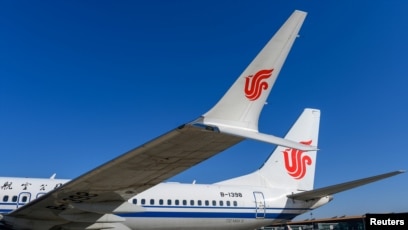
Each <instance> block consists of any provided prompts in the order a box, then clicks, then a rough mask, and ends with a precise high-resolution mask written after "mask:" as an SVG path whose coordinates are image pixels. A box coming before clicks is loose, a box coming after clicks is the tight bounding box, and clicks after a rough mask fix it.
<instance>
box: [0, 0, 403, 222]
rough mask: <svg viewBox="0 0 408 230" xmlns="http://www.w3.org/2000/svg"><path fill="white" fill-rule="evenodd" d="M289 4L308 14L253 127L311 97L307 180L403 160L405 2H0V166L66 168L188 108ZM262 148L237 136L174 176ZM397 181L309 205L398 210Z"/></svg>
mask: <svg viewBox="0 0 408 230" xmlns="http://www.w3.org/2000/svg"><path fill="white" fill-rule="evenodd" d="M295 9H300V10H304V11H307V12H308V13H309V14H308V17H307V18H306V21H305V23H304V25H303V27H302V29H301V32H300V35H301V37H300V38H299V39H297V41H296V42H295V45H294V47H293V49H292V51H291V53H290V54H289V57H288V59H287V61H286V63H285V65H284V67H283V69H282V71H281V74H280V76H279V78H278V80H277V82H276V84H275V86H274V88H273V90H272V93H271V95H270V97H269V100H268V102H269V104H268V105H267V106H266V107H265V109H264V111H263V113H262V115H261V120H260V130H261V131H262V132H266V133H270V134H274V135H278V136H283V135H284V134H285V132H286V131H287V130H288V128H289V127H290V126H291V124H292V123H293V122H294V120H295V119H296V118H297V116H298V115H299V114H300V113H301V111H302V110H303V108H305V107H312V108H318V109H321V111H322V120H321V130H320V139H319V148H320V149H321V151H319V155H318V160H317V168H316V180H315V187H323V186H327V185H332V184H336V183H339V182H344V181H348V180H353V179H358V178H361V177H366V176H371V175H375V174H379V173H384V172H388V171H393V170H398V169H408V151H407V150H406V149H407V148H406V143H407V139H408V135H407V130H408V122H407V118H408V90H407V87H408V80H407V77H408V65H407V63H408V43H407V41H408V30H407V28H408V14H407V13H406V12H407V10H408V3H407V2H406V1H403V0H396V1H392V2H389V1H374V2H373V1H351V0H349V1H319V2H317V1H283V0H282V1H255V2H254V1H232V0H231V1H208V0H206V1H164V0H163V1H145V2H141V1H119V2H118V1H40V2H35V1H1V3H0V28H1V29H0V155H1V168H0V175H1V176H16V177H49V176H51V175H52V174H53V173H57V177H58V178H75V177H77V176H79V175H80V174H82V173H85V172H87V171H88V170H90V169H92V168H94V167H96V166H98V165H100V164H102V163H104V162H106V161H108V160H110V159H112V158H114V157H116V156H118V155H119V154H122V153H124V152H126V151H127V150H129V149H131V148H134V147H136V146H138V145H140V144H142V143H144V142H145V141H148V140H150V139H152V138H154V137H156V136H158V135H160V134H162V133H164V132H166V131H168V130H170V129H173V128H174V127H176V126H178V125H180V124H183V123H185V122H188V121H191V120H193V119H195V118H196V117H198V116H199V115H201V114H202V113H204V112H205V111H207V110H208V109H209V108H211V106H212V105H213V104H214V103H216V102H217V100H218V99H219V98H220V97H221V96H222V95H223V94H224V92H225V91H226V90H227V89H228V88H229V86H230V85H231V84H232V83H233V82H234V81H235V79H236V77H238V76H239V74H240V73H241V71H242V70H243V69H244V68H245V67H246V66H247V64H248V63H249V62H250V61H251V60H252V58H253V57H254V56H255V55H256V54H257V53H258V51H259V50H260V49H261V48H262V47H263V45H264V44H265V43H266V42H267V41H268V40H269V38H270V37H271V36H272V35H273V34H274V33H275V31H276V30H277V29H278V28H279V27H280V25H281V24H282V23H283V22H284V21H285V20H286V19H287V17H288V16H289V15H290V14H291V13H292V11H293V10H295ZM273 148H274V147H273V146H271V145H267V144H263V143H258V142H254V141H246V142H244V143H241V144H239V145H238V146H236V147H234V148H231V149H230V150H228V151H226V152H224V153H221V154H220V155H217V156H216V157H214V158H212V159H210V160H208V161H206V162H204V163H202V164H200V165H198V166H196V167H194V168H192V169H190V170H188V171H186V172H184V173H182V174H180V175H178V176H176V177H175V178H173V179H172V180H173V181H181V182H191V181H193V180H197V182H198V183H213V182H216V181H219V180H223V179H227V178H230V177H235V176H239V175H242V174H245V173H248V172H251V171H253V170H255V169H257V168H258V167H259V166H260V165H261V164H262V162H263V161H264V160H265V159H266V157H267V156H268V155H269V153H270V152H271V151H272V150H273ZM407 179H408V173H405V174H402V175H399V176H396V177H393V178H390V179H388V180H384V181H380V182H377V183H375V184H370V185H367V186H365V187H360V188H357V189H354V190H350V191H347V192H344V193H341V194H337V195H336V196H335V199H334V200H333V201H332V202H331V203H330V204H328V205H327V206H325V207H322V208H320V209H318V210H316V211H314V212H313V215H314V217H331V216H335V215H344V214H346V215H354V214H363V213H366V212H390V211H394V212H402V211H408V210H407V209H408V199H406V194H407V190H408V183H407V181H408V180H407ZM309 215H310V214H306V215H305V218H306V217H309Z"/></svg>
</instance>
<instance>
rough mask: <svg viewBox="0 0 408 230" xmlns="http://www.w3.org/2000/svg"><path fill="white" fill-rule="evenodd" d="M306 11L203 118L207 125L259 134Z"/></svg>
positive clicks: (289, 22)
mask: <svg viewBox="0 0 408 230" xmlns="http://www.w3.org/2000/svg"><path fill="white" fill-rule="evenodd" d="M305 17H306V12H302V11H298V10H296V11H295V12H293V13H292V15H291V16H290V17H289V19H288V20H287V21H286V22H285V23H284V24H283V25H282V27H281V28H280V29H279V30H278V32H276V34H275V35H274V36H273V37H272V39H271V40H270V41H269V42H268V43H267V44H266V46H265V47H264V48H263V49H262V50H261V52H260V53H259V54H258V55H257V56H256V57H255V59H254V60H253V61H252V62H251V63H250V64H249V66H248V67H247V68H246V69H245V70H244V72H243V73H242V74H241V75H240V77H239V78H238V79H237V80H236V82H235V83H234V84H233V85H232V86H231V88H230V89H229V90H228V92H227V93H226V94H225V95H224V96H223V97H222V98H221V100H220V101H219V102H218V103H217V104H216V105H215V106H214V107H213V108H212V109H210V110H209V111H208V112H207V113H206V114H204V115H203V117H204V123H206V124H214V125H218V124H222V125H224V126H225V125H227V126H232V127H237V128H242V129H247V130H253V131H258V119H259V115H260V113H261V110H262V108H263V106H264V104H265V101H266V99H267V97H268V95H269V93H270V91H271V89H272V86H273V84H274V83H275V80H276V78H277V77H278V74H279V72H280V70H281V68H282V65H283V63H284V62H285V60H286V57H287V55H288V53H289V50H290V49H291V47H292V45H293V42H294V41H295V39H296V37H297V35H298V32H299V30H300V27H301V26H302V24H303V21H304V19H305Z"/></svg>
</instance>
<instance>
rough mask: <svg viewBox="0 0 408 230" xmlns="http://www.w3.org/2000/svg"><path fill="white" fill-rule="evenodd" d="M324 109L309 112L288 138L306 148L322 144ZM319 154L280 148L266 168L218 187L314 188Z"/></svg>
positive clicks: (290, 131)
mask: <svg viewBox="0 0 408 230" xmlns="http://www.w3.org/2000/svg"><path fill="white" fill-rule="evenodd" d="M319 124H320V110H317V109H305V110H304V111H303V113H302V114H301V115H300V116H299V118H298V119H297V121H296V122H295V124H294V125H293V126H292V128H291V129H290V130H289V132H288V133H287V134H286V136H285V139H288V140H292V141H295V142H299V143H302V144H304V145H314V146H317V144H318V135H319ZM316 152H317V151H307V152H305V151H302V150H298V149H294V148H288V147H283V146H278V147H276V149H275V150H274V151H273V152H272V154H271V155H270V156H269V158H268V159H267V160H266V162H265V163H264V165H263V166H262V167H261V168H260V169H259V170H257V171H255V172H254V173H251V174H248V175H245V176H241V177H237V178H233V179H230V180H226V181H222V182H219V183H217V184H230V185H232V184H234V185H238V184H241V185H252V186H268V187H285V188H290V189H297V190H311V189H313V184H314V176H315V166H316Z"/></svg>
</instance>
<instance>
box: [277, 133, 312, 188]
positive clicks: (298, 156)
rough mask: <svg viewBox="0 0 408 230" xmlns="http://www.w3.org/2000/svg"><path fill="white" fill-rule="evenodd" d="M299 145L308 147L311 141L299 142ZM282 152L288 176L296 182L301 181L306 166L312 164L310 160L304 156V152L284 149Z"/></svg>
mask: <svg viewBox="0 0 408 230" xmlns="http://www.w3.org/2000/svg"><path fill="white" fill-rule="evenodd" d="M300 143H301V144H304V145H310V144H312V140H310V141H301V142H300ZM282 152H283V157H284V159H285V167H286V170H287V171H288V174H289V175H290V176H291V177H293V178H294V179H296V180H300V179H302V178H303V177H304V176H305V175H306V165H311V164H312V158H310V156H308V155H304V153H305V152H304V151H302V150H298V149H285V150H284V151H282Z"/></svg>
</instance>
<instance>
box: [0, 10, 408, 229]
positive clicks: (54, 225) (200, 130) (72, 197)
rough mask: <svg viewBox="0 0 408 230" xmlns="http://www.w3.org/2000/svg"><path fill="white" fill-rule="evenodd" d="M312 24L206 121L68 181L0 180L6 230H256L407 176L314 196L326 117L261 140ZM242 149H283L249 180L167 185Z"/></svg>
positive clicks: (312, 112)
mask: <svg viewBox="0 0 408 230" xmlns="http://www.w3.org/2000/svg"><path fill="white" fill-rule="evenodd" d="M305 17H306V13H305V12H302V11H295V12H294V13H293V14H292V15H291V16H290V18H289V19H288V20H287V21H286V22H285V24H284V25H283V26H282V27H281V28H280V29H279V31H278V32H277V33H276V34H275V35H274V36H273V38H272V39H271V40H270V41H269V42H268V43H267V45H266V46H265V47H264V48H263V49H262V51H261V52H260V53H259V54H258V56H257V57H256V58H255V59H254V60H253V61H252V63H251V64H250V65H249V66H248V67H247V68H246V69H245V70H244V72H243V73H242V74H241V76H240V77H239V78H238V79H237V81H236V82H235V83H234V84H233V85H232V87H231V88H230V89H229V90H228V92H227V93H226V94H225V95H224V97H223V98H222V99H221V100H220V101H219V102H218V103H217V104H216V105H215V106H214V107H213V108H212V109H210V110H209V111H208V112H207V113H205V114H204V115H202V116H201V117H199V118H198V119H196V120H194V121H192V122H189V123H186V124H184V125H181V126H179V127H177V128H176V129H174V130H172V131H170V132H168V133H166V134H164V135H162V136H159V137H158V138H156V139H154V140H151V141H149V142H147V143H145V144H143V145H141V146H139V147H137V148H135V149H133V150H130V151H129V152H127V153H125V154H123V155H121V156H119V157H117V158H115V159H113V160H111V161H109V162H107V163H105V164H103V165H101V166H99V167H97V168H95V169H93V170H91V171H89V172H87V173H85V174H83V175H81V176H79V177H77V178H76V179H73V180H70V181H68V180H60V179H55V178H54V177H55V176H52V177H51V178H49V179H35V178H12V177H3V178H0V219H1V220H0V229H24V230H25V229H32V230H44V229H52V230H58V229H61V230H62V229H64V230H65V229H66V230H68V229H69V230H74V229H119V230H129V229H255V228H259V227H262V226H266V225H270V224H273V223H276V222H282V221H287V220H291V219H293V218H294V217H296V216H297V215H300V214H302V213H304V212H307V211H310V210H313V209H315V208H317V207H320V206H322V205H324V204H326V203H328V202H329V201H331V200H332V195H333V194H334V193H337V192H341V191H344V190H347V189H351V188H354V187H357V186H360V185H363V184H367V183H370V182H374V181H377V180H380V179H384V178H387V177H390V176H394V175H397V174H399V173H402V172H403V171H395V172H390V173H386V174H382V175H378V176H374V177H369V178H364V179H360V180H356V181H352V182H346V183H342V184H338V185H333V186H329V187H325V188H320V189H313V183H314V174H315V166H316V164H315V162H316V152H317V147H316V146H317V143H318V130H319V122H320V111H319V110H317V109H305V110H304V111H303V113H302V114H301V115H300V117H299V118H298V120H297V121H296V122H295V124H294V125H293V126H292V128H291V129H290V131H289V132H288V133H287V135H286V136H285V138H279V137H275V136H272V135H268V134H263V133H260V132H258V118H259V115H260V112H261V110H262V108H263V106H264V104H265V101H266V98H267V97H268V95H269V92H270V90H271V88H272V86H273V84H274V82H275V80H276V78H277V76H278V74H279V71H280V70H281V67H282V65H283V63H284V61H285V59H286V57H287V55H288V53H289V50H290V49H291V47H292V44H293V42H294V40H295V38H296V37H297V35H298V32H299V30H300V27H301V25H302V23H303V21H304V19H305ZM244 139H254V140H259V141H263V142H267V143H271V144H275V145H277V146H278V147H276V149H275V150H274V151H273V153H272V155H271V156H270V157H269V159H268V160H267V161H266V162H265V163H264V165H263V166H262V167H261V168H260V169H258V170H256V171H255V172H253V173H251V174H248V175H244V176H241V177H237V178H232V179H229V180H226V181H221V182H218V183H215V184H179V183H162V182H164V181H166V180H167V179H169V178H170V177H172V176H174V175H176V174H178V173H180V172H182V171H184V170H185V169H187V168H189V167H192V166H193V165H196V164H197V163H199V162H202V161H204V160H205V159H208V158H209V157H211V156H213V155H215V154H217V153H219V152H222V151H223V150H225V149H227V148H229V147H231V146H233V145H235V144H237V143H239V142H241V141H242V140H244Z"/></svg>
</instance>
